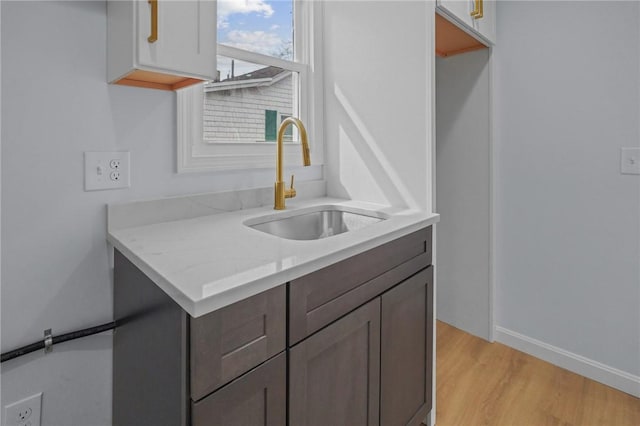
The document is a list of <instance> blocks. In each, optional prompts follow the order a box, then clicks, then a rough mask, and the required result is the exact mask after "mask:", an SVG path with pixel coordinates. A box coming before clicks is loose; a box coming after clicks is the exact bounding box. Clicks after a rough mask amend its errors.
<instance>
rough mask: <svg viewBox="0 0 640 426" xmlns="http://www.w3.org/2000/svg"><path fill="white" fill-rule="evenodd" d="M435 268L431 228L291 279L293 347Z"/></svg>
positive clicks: (290, 340)
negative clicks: (398, 284) (422, 270)
mask: <svg viewBox="0 0 640 426" xmlns="http://www.w3.org/2000/svg"><path fill="white" fill-rule="evenodd" d="M430 264H431V227H430V226H429V227H427V228H424V229H421V230H419V231H416V232H414V233H412V234H409V235H407V236H404V237H401V238H398V239H396V240H393V241H390V242H388V243H386V244H383V245H381V246H379V247H376V248H373V249H371V250H368V251H366V252H364V253H361V254H359V255H356V256H353V257H351V258H349V259H346V260H343V261H341V262H338V263H336V264H334V265H331V266H328V267H326V268H323V269H321V270H319V271H316V272H313V273H311V274H309V275H305V276H304V277H301V278H298V279H296V280H293V281H291V283H290V288H289V292H290V293H289V297H290V321H289V345H293V344H295V343H297V342H299V341H300V340H302V339H304V338H305V337H307V336H309V335H310V334H311V333H313V332H315V331H317V330H319V329H321V328H322V327H324V326H326V325H328V324H329V323H331V322H333V321H335V320H336V319H337V318H339V317H341V316H342V315H344V314H346V313H348V312H350V311H352V310H353V309H355V308H357V307H358V306H360V305H362V304H363V303H365V302H367V301H368V300H370V299H372V298H373V297H375V296H377V295H379V294H380V293H382V292H384V291H385V290H387V289H389V288H391V287H392V286H394V285H395V284H397V283H399V282H400V281H402V280H404V279H406V278H408V277H410V276H411V275H413V274H415V273H416V272H418V271H420V270H421V269H424V268H425V267H427V266H428V265H430Z"/></svg>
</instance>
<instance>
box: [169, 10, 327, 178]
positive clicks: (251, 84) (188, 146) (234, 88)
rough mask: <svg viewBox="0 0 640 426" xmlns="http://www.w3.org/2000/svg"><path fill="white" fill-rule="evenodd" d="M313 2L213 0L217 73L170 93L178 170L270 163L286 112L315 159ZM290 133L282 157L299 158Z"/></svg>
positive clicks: (317, 109)
mask: <svg viewBox="0 0 640 426" xmlns="http://www.w3.org/2000/svg"><path fill="white" fill-rule="evenodd" d="M317 3H319V2H314V1H311V0H305V1H299V0H288V1H286V0H218V19H217V25H218V60H217V67H216V68H217V70H218V76H217V78H216V79H215V80H214V81H209V82H206V83H204V84H203V85H196V86H195V87H188V88H185V89H182V90H180V91H178V95H177V98H178V172H188V171H205V170H216V169H218V170H219V169H245V168H263V167H274V165H275V146H274V145H275V144H274V142H275V141H276V137H277V130H278V126H279V125H280V123H281V122H282V121H283V120H284V119H285V118H287V117H290V116H295V117H300V118H301V119H302V121H303V122H304V124H305V126H306V127H307V132H308V133H309V136H310V145H311V150H312V161H313V164H322V149H321V145H320V143H321V136H320V132H319V131H317V129H319V127H320V123H321V121H320V120H319V113H320V111H322V108H321V107H317V106H316V105H320V106H321V103H320V92H321V90H319V89H321V87H320V84H318V83H317V82H318V81H321V80H320V77H318V76H317V75H314V73H312V72H311V69H312V65H313V58H312V52H313V51H314V49H315V50H316V51H317V50H318V46H317V43H316V42H314V39H315V38H314V37H313V28H314V19H313V16H316V17H318V16H320V15H321V14H320V13H313V10H312V9H315V8H317V7H318V6H317V5H316V4H317ZM294 28H295V29H296V31H295V32H294ZM299 28H301V29H302V30H300V29H299ZM297 133H298V132H297V129H295V128H294V127H293V126H289V127H288V128H287V130H286V132H285V135H284V141H285V142H286V144H285V145H287V146H286V147H285V162H288V163H293V164H297V163H299V157H300V152H299V150H300V147H299V146H298V134H297Z"/></svg>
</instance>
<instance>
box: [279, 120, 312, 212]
mask: <svg viewBox="0 0 640 426" xmlns="http://www.w3.org/2000/svg"><path fill="white" fill-rule="evenodd" d="M290 125H294V126H296V127H297V128H298V131H299V132H300V142H301V143H302V163H303V164H304V165H305V166H310V165H311V156H310V155H309V140H308V138H307V129H305V128H304V124H302V121H300V120H299V119H297V118H295V117H287V118H285V119H284V120H283V121H282V123H281V124H280V127H279V128H278V140H277V148H276V183H275V203H274V207H273V208H274V209H275V210H284V209H285V203H284V199H285V198H293V197H295V196H296V190H295V189H294V188H293V176H291V188H290V189H286V188H285V186H284V180H283V178H282V169H283V156H284V154H283V151H284V145H283V139H284V132H285V131H286V130H287V127H288V126H290Z"/></svg>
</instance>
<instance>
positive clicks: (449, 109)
mask: <svg viewBox="0 0 640 426" xmlns="http://www.w3.org/2000/svg"><path fill="white" fill-rule="evenodd" d="M489 55H490V53H489V50H488V49H483V50H478V51H475V52H469V53H465V54H463V55H456V56H451V57H447V58H438V59H437V60H436V132H437V135H436V174H437V177H436V187H437V190H436V209H437V211H438V213H440V214H441V215H442V218H441V220H440V222H439V223H438V263H437V281H438V294H437V298H436V299H437V301H438V302H437V303H438V309H437V316H438V319H439V320H441V321H444V322H446V323H448V324H451V325H453V326H455V327H457V328H460V329H462V330H465V331H467V332H469V333H472V334H474V335H476V336H480V337H482V338H484V339H487V340H488V339H490V335H491V331H490V326H491V324H490V296H491V291H490V282H489V275H490V274H489V265H490V261H491V259H490V254H489V248H490V232H491V229H490V216H489V214H490V209H491V206H490V202H491V193H490V184H491V182H490V177H491V170H490V167H491V159H490V156H491V148H490V123H491V121H490V96H489V93H490V92H489V90H490V84H489V83H490V82H489V78H490V76H489Z"/></svg>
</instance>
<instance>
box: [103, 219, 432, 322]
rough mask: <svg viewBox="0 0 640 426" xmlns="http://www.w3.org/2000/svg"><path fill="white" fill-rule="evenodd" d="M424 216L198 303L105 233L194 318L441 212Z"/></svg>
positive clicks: (399, 233)
mask: <svg viewBox="0 0 640 426" xmlns="http://www.w3.org/2000/svg"><path fill="white" fill-rule="evenodd" d="M425 215H428V216H427V217H422V218H420V219H417V220H415V221H414V222H410V223H406V224H404V225H402V226H400V227H399V228H397V229H394V230H392V231H389V232H386V233H384V234H382V235H378V236H375V237H372V238H367V239H364V240H363V241H360V242H357V243H355V244H353V245H350V246H347V247H344V248H342V249H340V250H338V251H336V252H333V253H331V254H326V255H320V256H319V257H318V258H316V259H312V260H310V261H307V262H305V263H303V264H299V265H295V266H292V267H290V268H287V269H285V270H282V271H279V272H275V273H273V274H271V275H268V276H266V277H262V278H258V279H255V280H251V281H246V282H243V283H241V284H238V285H236V286H234V287H232V288H229V289H226V290H223V291H220V292H219V293H216V294H215V295H211V296H209V297H207V298H206V299H203V300H200V301H197V302H194V301H193V300H191V299H190V298H189V297H188V296H187V295H186V294H184V293H182V292H181V291H180V290H179V289H178V288H177V287H176V286H175V285H173V284H172V283H171V282H169V281H168V280H167V279H166V278H165V277H163V276H162V275H161V274H160V273H158V272H157V271H156V270H155V269H154V268H153V267H151V266H150V265H149V264H147V263H146V262H145V261H144V260H142V259H141V258H140V257H139V256H137V255H136V254H135V253H134V252H133V251H132V250H130V249H129V248H127V246H126V245H125V244H123V243H122V242H121V241H120V240H118V239H117V238H116V237H114V236H113V235H112V234H111V233H109V234H108V235H107V240H108V241H109V242H110V243H111V244H112V245H113V246H114V248H116V249H117V250H118V251H120V252H121V253H122V254H123V255H124V256H125V257H126V258H127V259H128V260H129V261H130V262H131V263H133V264H134V265H135V266H136V267H137V268H138V269H140V270H141V271H142V272H143V273H144V274H145V275H146V276H147V277H149V279H151V281H153V282H154V283H155V284H156V285H157V286H158V287H160V288H161V289H162V290H163V291H164V292H165V293H166V294H167V295H169V296H170V297H171V298H172V299H173V300H174V301H175V302H176V303H177V304H178V305H179V306H180V307H181V308H182V309H184V310H185V311H186V312H187V313H188V314H189V315H191V316H192V317H193V318H197V317H200V316H202V315H206V314H208V313H211V312H213V311H216V310H218V309H221V308H224V307H226V306H229V305H231V304H233V303H236V302H239V301H241V300H243V299H246V298H248V297H251V296H254V295H256V294H259V293H262V292H264V291H267V290H269V289H272V288H275V287H277V286H279V285H283V284H286V283H287V282H289V281H291V280H294V279H296V278H300V277H302V276H304V275H306V274H309V273H311V272H313V271H316V270H318V269H322V268H325V267H327V266H329V265H332V264H334V263H337V262H340V261H342V260H344V259H347V258H349V257H351V256H355V255H357V254H360V253H363V252H365V251H367V250H369V249H372V248H374V247H377V246H379V245H381V244H384V243H387V242H389V241H392V240H394V239H397V238H400V237H403V236H405V235H408V234H410V233H411V232H414V231H417V230H419V229H421V228H424V227H426V226H430V225H433V224H435V223H437V222H438V221H439V220H440V215H439V214H437V213H425Z"/></svg>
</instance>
